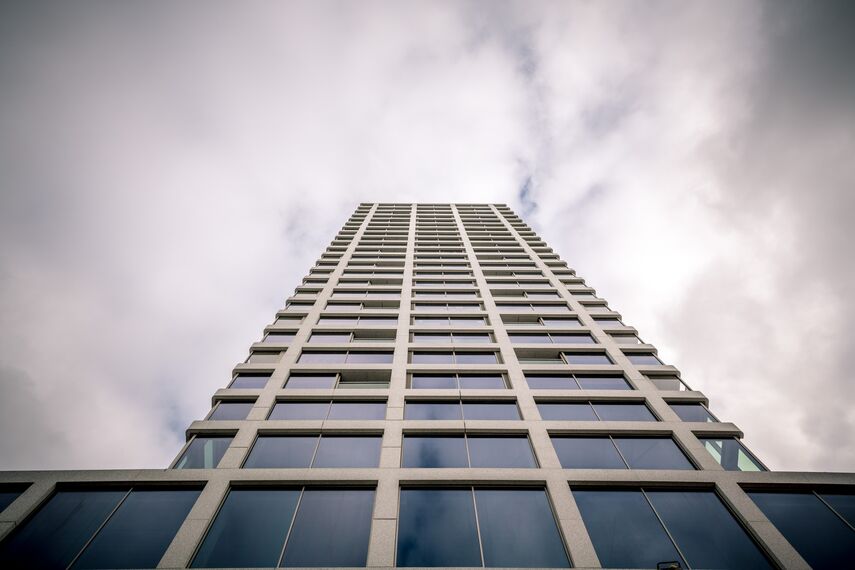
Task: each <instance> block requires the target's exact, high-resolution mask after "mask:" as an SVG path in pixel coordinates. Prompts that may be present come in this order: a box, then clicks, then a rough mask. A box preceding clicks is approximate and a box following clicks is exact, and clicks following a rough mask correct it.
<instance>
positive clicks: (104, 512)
mask: <svg viewBox="0 0 855 570" xmlns="http://www.w3.org/2000/svg"><path fill="white" fill-rule="evenodd" d="M126 493H127V489H116V490H106V489H104V490H97V491H58V492H57V493H56V494H55V495H54V496H53V497H51V498H50V500H48V502H47V503H46V504H45V505H44V506H43V507H41V508H40V509H39V510H38V512H36V514H35V515H34V516H33V517H32V518H30V519H29V520H28V521H26V522H25V523H24V524H23V525H21V526H19V527H18V528H16V529H15V531H14V532H13V533H12V534H11V535H10V536H9V538H7V539H6V540H4V541H3V542H2V543H0V567H2V568H65V567H66V566H68V565H69V564H70V563H71V561H72V560H73V559H74V557H75V556H77V554H78V553H79V552H80V550H81V549H82V548H83V546H84V545H85V544H86V542H87V541H88V540H89V539H90V538H92V535H93V534H95V531H96V530H98V527H100V526H101V524H102V523H103V522H104V521H105V520H107V517H108V516H109V514H110V513H111V512H112V511H113V509H115V508H116V505H118V504H119V501H121V500H122V497H124V496H125V494H126Z"/></svg>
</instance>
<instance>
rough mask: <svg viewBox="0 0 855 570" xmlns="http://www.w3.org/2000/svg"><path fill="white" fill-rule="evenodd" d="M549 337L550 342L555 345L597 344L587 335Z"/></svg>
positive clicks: (552, 335) (559, 334) (557, 334)
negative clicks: (550, 338)
mask: <svg viewBox="0 0 855 570" xmlns="http://www.w3.org/2000/svg"><path fill="white" fill-rule="evenodd" d="M549 336H551V337H552V342H554V343H556V344H597V341H595V340H594V337H592V336H591V335H589V334H569V333H568V334H561V333H552V334H550V335H549Z"/></svg>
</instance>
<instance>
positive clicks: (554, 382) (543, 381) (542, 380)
mask: <svg viewBox="0 0 855 570" xmlns="http://www.w3.org/2000/svg"><path fill="white" fill-rule="evenodd" d="M525 380H526V382H528V386H529V388H531V389H532V390H577V389H578V388H579V385H578V384H576V381H575V380H573V377H572V376H570V375H567V376H546V375H538V376H532V375H526V377H525Z"/></svg>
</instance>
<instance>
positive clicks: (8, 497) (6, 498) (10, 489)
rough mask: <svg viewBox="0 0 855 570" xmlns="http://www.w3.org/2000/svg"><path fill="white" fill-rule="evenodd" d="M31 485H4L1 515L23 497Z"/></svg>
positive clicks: (0, 488) (0, 498)
mask: <svg viewBox="0 0 855 570" xmlns="http://www.w3.org/2000/svg"><path fill="white" fill-rule="evenodd" d="M28 486H29V485H27V484H23V485H3V486H2V487H0V513H2V512H3V511H4V510H6V507H8V506H9V505H11V504H12V503H13V502H14V501H15V499H17V498H18V497H20V496H21V493H23V492H24V491H25V490H26V489H27V487H28Z"/></svg>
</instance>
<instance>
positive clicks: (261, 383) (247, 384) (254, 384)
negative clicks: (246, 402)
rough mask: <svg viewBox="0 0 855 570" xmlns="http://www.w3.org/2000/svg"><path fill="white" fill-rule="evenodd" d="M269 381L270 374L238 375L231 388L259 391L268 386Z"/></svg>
mask: <svg viewBox="0 0 855 570" xmlns="http://www.w3.org/2000/svg"><path fill="white" fill-rule="evenodd" d="M268 380H270V374H238V375H237V376H235V379H234V380H232V383H231V385H230V386H229V388H236V389H242V390H259V389H261V388H264V387H265V386H267V381H268Z"/></svg>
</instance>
